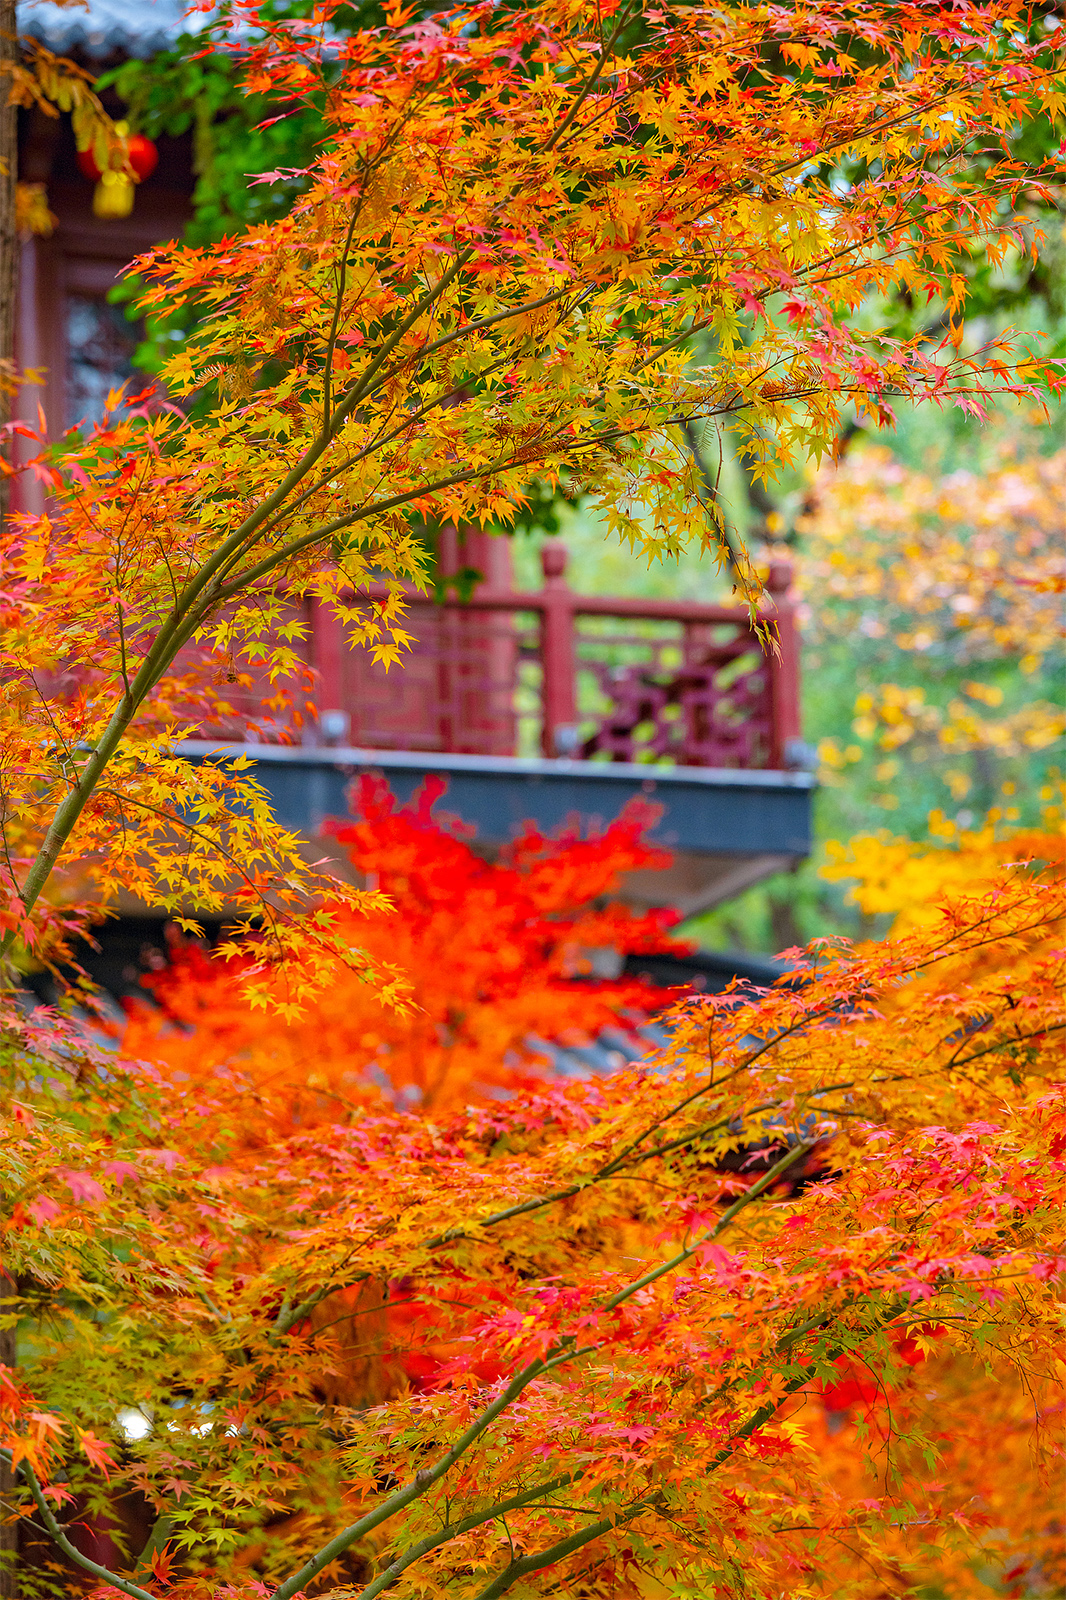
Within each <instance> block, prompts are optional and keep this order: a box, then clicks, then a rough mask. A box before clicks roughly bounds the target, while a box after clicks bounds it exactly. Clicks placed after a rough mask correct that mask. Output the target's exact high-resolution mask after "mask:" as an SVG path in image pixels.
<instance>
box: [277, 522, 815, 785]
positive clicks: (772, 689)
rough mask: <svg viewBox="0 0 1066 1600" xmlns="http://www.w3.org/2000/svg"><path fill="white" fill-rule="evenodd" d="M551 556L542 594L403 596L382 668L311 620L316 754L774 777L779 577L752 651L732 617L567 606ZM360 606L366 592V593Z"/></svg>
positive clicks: (782, 593) (785, 683)
mask: <svg viewBox="0 0 1066 1600" xmlns="http://www.w3.org/2000/svg"><path fill="white" fill-rule="evenodd" d="M566 560H567V556H566V549H565V547H564V546H563V545H562V544H561V542H560V541H558V540H550V541H548V542H546V543H545V545H544V546H543V548H542V552H541V562H542V568H543V572H544V587H543V588H542V589H540V590H537V591H519V590H513V589H511V588H510V587H507V586H501V585H499V584H495V585H494V584H492V583H489V584H484V585H482V586H480V587H479V588H478V589H477V590H476V591H475V592H474V594H473V595H472V597H471V598H470V599H468V600H464V601H459V600H452V599H449V600H447V601H445V602H444V603H443V604H442V603H439V602H434V601H433V600H432V599H431V598H430V597H428V596H425V595H420V594H417V593H415V592H412V593H411V595H410V597H409V598H410V605H411V608H410V612H409V615H408V621H407V626H408V628H409V631H410V632H411V633H413V634H414V635H415V637H416V641H417V642H416V644H415V645H414V647H413V649H412V650H411V651H409V652H407V653H406V654H405V656H404V659H403V665H402V666H401V667H399V668H397V667H393V668H391V669H390V670H389V671H388V672H386V671H385V669H384V668H383V667H381V666H379V665H376V664H375V663H374V662H373V661H372V659H371V657H370V654H369V652H368V651H366V650H364V649H362V648H355V649H352V648H351V647H350V646H349V645H348V644H347V642H346V640H345V638H344V636H343V633H342V630H341V627H340V625H339V624H338V623H337V622H336V621H335V619H333V618H332V617H331V616H330V615H329V614H328V613H327V612H326V611H324V610H316V612H315V613H314V614H313V615H312V619H311V629H310V639H309V644H310V660H311V665H312V666H313V667H314V668H315V672H316V676H317V680H318V683H317V689H316V696H315V698H316V701H317V704H318V706H319V708H320V715H319V723H318V738H319V742H321V743H325V744H336V745H346V746H356V747H359V748H369V749H380V750H413V751H419V750H424V751H447V752H453V753H469V754H479V755H489V756H491V755H496V756H501V755H503V756H514V755H537V754H542V755H545V756H548V757H555V758H559V757H564V758H570V759H576V760H587V761H592V762H597V761H635V762H652V763H662V762H668V763H670V764H677V765H681V766H700V767H733V768H760V767H762V768H778V769H780V768H785V767H787V766H790V765H793V764H795V762H794V754H795V751H796V750H797V749H798V747H799V746H798V741H799V694H798V690H799V673H798V645H797V636H796V625H795V616H794V609H793V604H792V601H791V599H790V595H789V586H790V582H791V569H790V567H789V566H788V564H787V563H786V562H775V563H774V564H773V566H772V567H771V569H770V574H769V579H768V583H767V592H768V604H767V608H766V620H767V621H769V622H771V623H772V624H773V626H774V628H775V630H776V634H777V641H778V649H777V652H776V653H775V652H774V651H772V650H768V649H765V648H764V647H763V644H762V642H761V641H760V639H759V636H758V635H757V633H756V632H755V630H754V629H753V628H752V626H751V622H750V619H749V617H748V614H747V612H746V611H745V610H744V609H742V608H740V607H730V606H708V605H699V604H696V603H694V602H693V603H689V602H681V601H665V600H641V599H630V598H621V597H617V598H608V597H601V596H598V595H585V594H577V593H575V591H574V590H572V589H571V588H570V586H569V584H568V583H567V581H566ZM370 597H371V598H373V591H371V595H370Z"/></svg>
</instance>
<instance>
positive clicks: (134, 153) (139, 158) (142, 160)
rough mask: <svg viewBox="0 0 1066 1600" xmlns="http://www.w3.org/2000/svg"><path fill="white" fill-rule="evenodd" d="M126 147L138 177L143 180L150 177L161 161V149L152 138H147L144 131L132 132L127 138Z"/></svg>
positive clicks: (131, 164)
mask: <svg viewBox="0 0 1066 1600" xmlns="http://www.w3.org/2000/svg"><path fill="white" fill-rule="evenodd" d="M126 148H127V149H128V151H129V156H130V166H131V167H132V168H133V170H134V172H135V173H136V174H137V177H138V179H139V180H140V181H141V182H143V181H144V179H145V178H150V177H151V175H152V173H153V172H154V171H155V169H156V166H157V164H158V162H159V151H158V150H157V149H156V147H155V145H154V144H153V143H152V141H151V139H146V138H145V136H144V134H143V133H131V134H130V136H129V138H128V139H127V140H126Z"/></svg>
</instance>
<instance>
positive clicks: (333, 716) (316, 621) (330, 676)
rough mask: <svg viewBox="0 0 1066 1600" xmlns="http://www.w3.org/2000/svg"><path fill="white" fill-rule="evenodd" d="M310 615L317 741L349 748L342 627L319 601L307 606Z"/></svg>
mask: <svg viewBox="0 0 1066 1600" xmlns="http://www.w3.org/2000/svg"><path fill="white" fill-rule="evenodd" d="M308 604H309V607H310V612H311V617H310V622H311V665H312V666H313V667H314V669H315V671H316V673H317V674H318V681H317V682H316V684H315V694H314V699H315V704H316V706H317V707H318V740H319V742H320V743H322V744H348V743H349V741H350V737H351V715H350V712H349V710H348V708H347V706H346V704H345V682H344V657H345V655H346V654H347V652H348V649H349V646H348V641H347V639H346V638H345V636H344V625H343V623H342V622H341V620H340V618H339V617H338V616H337V615H336V613H335V612H334V611H333V610H332V609H331V608H330V607H329V606H327V605H323V603H322V601H321V600H311V601H309V602H308Z"/></svg>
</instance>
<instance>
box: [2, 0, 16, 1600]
mask: <svg viewBox="0 0 1066 1600" xmlns="http://www.w3.org/2000/svg"><path fill="white" fill-rule="evenodd" d="M17 58H18V39H17V37H16V33H15V0H0V425H2V424H3V423H5V422H10V421H11V417H12V414H13V411H14V399H15V294H16V290H17V287H18V229H17V228H16V226H15V183H16V181H17V178H18V110H17V108H16V107H15V106H14V105H12V104H11V91H12V89H13V87H14V83H13V79H12V73H11V64H12V63H13V62H14V61H16V60H17ZM0 457H2V458H3V459H4V460H8V461H10V459H11V438H10V435H7V434H5V435H2V436H0ZM10 492H11V480H10V478H9V477H8V476H7V474H6V473H5V472H3V471H2V470H0V535H2V533H3V528H4V523H5V521H6V519H7V512H8V503H9V498H10ZM13 1289H14V1285H13V1284H12V1282H11V1279H10V1278H9V1277H8V1276H7V1275H6V1273H3V1272H0V1298H2V1297H3V1295H4V1294H8V1295H10V1294H11V1293H12V1292H13ZM0 1363H3V1365H4V1366H5V1367H14V1365H15V1330H14V1328H8V1329H3V1328H0ZM13 1489H14V1473H13V1472H12V1471H11V1468H10V1467H9V1466H8V1464H7V1462H6V1461H5V1460H3V1459H2V1458H0V1596H2V1597H3V1600H16V1597H17V1595H18V1591H19V1580H18V1526H17V1524H16V1523H14V1522H11V1521H8V1518H7V1515H6V1513H9V1512H10V1509H11V1502H12V1498H13V1496H12V1491H13Z"/></svg>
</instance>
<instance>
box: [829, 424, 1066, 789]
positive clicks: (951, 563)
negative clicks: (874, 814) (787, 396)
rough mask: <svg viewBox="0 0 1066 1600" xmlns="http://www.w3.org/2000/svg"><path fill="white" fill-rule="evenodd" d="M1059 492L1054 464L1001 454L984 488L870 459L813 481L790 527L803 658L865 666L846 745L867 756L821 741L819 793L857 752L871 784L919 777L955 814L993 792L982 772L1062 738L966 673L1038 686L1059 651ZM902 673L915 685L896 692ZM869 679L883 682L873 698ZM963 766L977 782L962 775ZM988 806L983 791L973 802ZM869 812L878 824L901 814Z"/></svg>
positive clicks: (1046, 720) (1056, 706) (1045, 703)
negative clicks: (1034, 680)
mask: <svg viewBox="0 0 1066 1600" xmlns="http://www.w3.org/2000/svg"><path fill="white" fill-rule="evenodd" d="M1064 481H1066V450H1060V451H1058V452H1057V453H1056V454H1054V455H1051V456H1048V457H1041V456H1039V455H1036V454H1035V453H1033V454H1029V455H1025V456H1020V455H1018V454H1016V453H1015V451H1014V449H1013V448H1012V447H1010V446H1007V445H1004V447H1003V450H1002V453H1001V455H1000V457H999V459H998V463H997V464H996V465H995V466H994V467H993V468H992V469H991V470H989V471H987V472H985V473H981V474H979V473H975V472H954V473H950V474H947V475H944V476H938V475H936V474H935V473H929V472H919V471H916V470H914V469H912V468H909V467H907V466H904V465H903V464H902V463H901V462H899V461H897V460H896V459H895V458H894V457H893V455H892V454H891V452H890V451H889V450H888V449H886V448H884V447H876V448H873V447H871V448H866V449H860V450H857V451H856V452H855V453H854V454H852V455H850V456H848V457H847V458H846V459H845V460H844V461H843V462H842V463H841V464H839V465H837V466H833V467H828V468H826V469H825V471H824V472H823V473H822V474H821V475H820V477H819V479H818V480H817V481H816V483H815V485H814V488H813V492H812V496H811V501H810V506H811V510H810V511H809V513H808V515H807V516H806V517H805V518H803V519H801V521H800V523H799V525H798V527H799V532H800V534H801V553H800V565H799V584H800V588H801V591H802V593H803V594H804V596H805V597H806V604H805V618H804V627H805V635H806V639H807V642H808V644H809V645H810V646H811V647H812V648H813V649H814V650H817V649H818V647H819V645H822V644H829V643H831V642H832V641H844V642H845V643H847V644H849V645H850V644H851V643H852V641H854V642H855V645H856V646H857V648H858V650H859V651H860V652H861V658H862V663H863V673H862V677H861V678H860V682H859V684H858V685H857V688H859V690H860V692H859V693H858V694H857V695H856V698H855V701H854V712H853V718H852V722H851V732H852V733H853V734H854V736H855V738H856V739H857V740H861V741H863V743H864V744H865V746H866V747H867V748H866V749H863V748H862V747H861V746H860V745H857V744H848V745H845V744H844V742H843V740H842V739H840V738H832V737H831V738H825V739H822V741H821V742H820V744H819V755H820V757H821V772H820V778H821V781H822V783H823V784H825V785H827V786H829V787H841V786H842V785H844V784H845V783H847V782H848V781H849V780H848V778H847V776H846V774H847V771H848V769H849V768H850V767H852V766H854V765H855V764H856V763H857V762H859V761H861V760H862V758H863V756H864V755H866V754H867V753H868V754H869V755H870V757H871V759H873V760H876V761H877V763H878V764H877V766H876V768H875V769H874V776H875V777H876V781H877V783H878V784H889V783H893V782H894V783H895V784H896V785H897V787H898V786H899V785H901V784H903V783H905V782H906V778H907V764H917V765H923V764H924V765H925V767H926V769H927V770H930V769H931V770H933V771H938V772H939V776H940V777H941V778H942V780H943V782H944V784H945V785H946V787H947V789H948V791H949V792H950V794H951V797H952V798H953V799H955V800H959V799H962V798H964V797H965V796H966V794H967V793H969V791H970V789H971V788H972V787H973V784H974V781H975V776H978V777H979V781H978V787H979V788H981V787H982V786H985V785H987V784H988V783H989V782H990V781H991V778H992V773H993V771H994V768H993V767H992V766H990V765H989V763H990V762H991V761H996V760H999V761H1009V760H1011V759H1015V758H1025V757H1027V756H1029V755H1030V754H1032V753H1033V752H1035V751H1039V750H1045V749H1047V748H1048V747H1049V746H1051V745H1053V744H1054V743H1055V742H1056V741H1057V740H1059V739H1061V737H1062V735H1063V733H1064V732H1066V713H1064V711H1063V708H1062V705H1061V703H1055V702H1053V701H1052V700H1051V699H1047V698H1040V697H1039V694H1040V691H1039V689H1037V688H1036V686H1035V685H1034V686H1033V688H1034V689H1035V690H1036V692H1035V693H1033V692H1032V691H1030V690H1028V689H1027V690H1026V694H1027V695H1028V699H1027V700H1024V699H1023V703H1021V704H1019V703H1018V702H1019V699H1020V698H1022V697H1021V696H1019V695H1018V694H1014V695H1013V696H1012V700H1013V703H1010V702H1009V701H1007V696H1006V695H1005V693H1004V688H1003V687H1002V686H1001V684H1000V683H998V682H996V683H987V682H982V681H981V680H980V679H979V678H978V677H975V676H974V677H971V676H969V675H968V673H969V672H972V671H973V670H974V669H977V670H980V669H981V668H982V667H985V668H987V667H994V668H997V669H999V672H1000V676H1001V677H1002V676H1003V674H1002V669H1003V667H1004V666H1009V668H1010V670H1011V673H1012V674H1013V675H1014V684H1015V687H1016V688H1017V687H1019V686H1021V685H1022V684H1023V682H1024V679H1027V678H1031V677H1033V675H1034V674H1036V673H1038V672H1040V671H1041V670H1042V669H1044V670H1045V674H1046V673H1047V672H1048V670H1049V668H1050V661H1049V658H1050V657H1052V656H1053V654H1054V652H1056V651H1057V650H1060V649H1061V647H1062V641H1063V637H1064V628H1063V616H1062V598H1061V597H1062V594H1063V591H1064V589H1066V552H1064V549H1063V542H1062V484H1063V482H1064ZM864 640H865V641H869V643H868V644H866V645H865V646H864V645H863V644H862V641H864ZM900 652H902V657H901V656H900V654H899V653H900ZM904 672H906V673H907V674H908V675H910V674H912V673H917V674H918V675H920V676H921V677H922V678H923V679H924V683H917V684H915V683H910V684H906V685H905V684H901V683H899V682H895V681H892V680H893V679H894V678H896V677H897V676H899V675H902V674H903V673H904ZM879 673H880V674H882V676H883V681H881V682H879V683H878V682H873V683H871V681H870V680H871V679H872V678H875V677H876V675H877V674H879ZM963 673H967V675H966V676H963ZM1018 674H1021V675H1022V676H1018ZM863 678H865V680H866V681H865V682H863V681H862V680H863ZM1006 681H1007V682H1008V686H1009V683H1010V680H1009V679H1007V680H1006ZM1046 692H1047V691H1046V689H1045V691H1044V693H1045V694H1046ZM1005 702H1006V703H1005ZM904 752H905V756H906V762H905V763H902V762H901V761H900V760H899V759H897V757H898V756H899V755H900V754H901V753H904ZM966 757H973V758H974V759H975V762H976V763H977V766H978V767H979V769H980V771H979V775H978V774H977V772H976V769H975V774H968V773H966V772H963V771H961V770H960V769H959V767H958V762H959V760H960V759H962V758H966ZM990 798H991V796H990V795H989V794H988V793H987V789H986V792H985V795H984V800H983V803H984V804H985V805H987V804H988V801H989V799H990ZM872 799H873V803H874V804H876V805H878V806H880V807H882V808H885V809H892V808H894V807H895V806H896V805H898V803H899V802H898V799H897V797H896V796H893V795H891V794H877V795H875V796H873V797H872Z"/></svg>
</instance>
